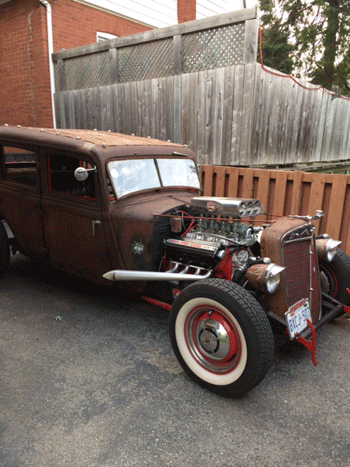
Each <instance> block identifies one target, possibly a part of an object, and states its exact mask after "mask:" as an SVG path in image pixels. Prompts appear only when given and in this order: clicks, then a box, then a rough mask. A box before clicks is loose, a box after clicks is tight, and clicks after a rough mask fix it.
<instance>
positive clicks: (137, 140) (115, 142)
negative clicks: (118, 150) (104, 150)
mask: <svg viewBox="0 0 350 467" xmlns="http://www.w3.org/2000/svg"><path fill="white" fill-rule="evenodd" d="M29 132H30V133H31V134H32V136H34V134H33V132H38V133H40V134H41V136H43V135H52V136H61V137H66V138H71V139H74V140H81V141H85V142H87V143H90V144H93V145H96V146H103V147H111V146H179V147H181V145H180V144H175V143H172V142H170V141H161V140H158V139H153V138H144V137H140V136H133V135H124V134H122V133H114V132H111V131H97V130H70V129H54V128H34V127H20V126H18V127H15V126H6V125H5V126H2V127H0V136H3V137H6V135H8V134H11V136H15V135H16V133H17V135H18V136H22V137H23V136H24V135H25V133H27V136H30V133H29ZM38 136H39V135H38ZM39 137H40V136H39Z"/></svg>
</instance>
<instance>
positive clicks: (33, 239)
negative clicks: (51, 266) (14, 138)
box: [0, 143, 46, 257]
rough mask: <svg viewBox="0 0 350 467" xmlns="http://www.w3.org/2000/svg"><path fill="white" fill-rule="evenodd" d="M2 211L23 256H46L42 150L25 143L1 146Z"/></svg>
mask: <svg viewBox="0 0 350 467" xmlns="http://www.w3.org/2000/svg"><path fill="white" fill-rule="evenodd" d="M0 152H1V153H2V157H1V161H2V163H1V177H0V192H1V199H0V209H1V212H2V215H3V217H4V219H5V220H6V221H7V223H8V225H9V226H10V228H11V230H12V232H13V234H14V236H15V238H16V239H17V242H18V244H19V247H20V250H21V252H22V253H24V254H25V255H28V256H35V257H42V256H44V253H45V251H46V250H45V241H44V236H43V223H42V222H43V212H42V206H41V202H40V170H39V160H38V148H37V147H34V146H33V145H26V144H23V143H19V144H16V143H8V144H6V143H5V144H4V145H3V146H0Z"/></svg>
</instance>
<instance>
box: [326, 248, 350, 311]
mask: <svg viewBox="0 0 350 467" xmlns="http://www.w3.org/2000/svg"><path fill="white" fill-rule="evenodd" d="M319 266H320V279H321V289H322V292H324V293H326V294H327V295H330V296H331V297H333V298H335V299H336V300H338V301H339V302H340V303H343V304H344V305H346V306H350V295H349V294H348V293H347V291H346V289H347V288H350V258H349V256H348V255H347V254H346V253H344V251H342V250H340V249H339V248H338V249H337V253H336V254H335V256H334V258H333V260H332V261H331V262H330V263H328V262H326V261H319ZM342 314H343V312H341V313H339V315H338V316H337V317H339V316H341V315H342Z"/></svg>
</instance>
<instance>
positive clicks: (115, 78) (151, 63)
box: [53, 8, 350, 167]
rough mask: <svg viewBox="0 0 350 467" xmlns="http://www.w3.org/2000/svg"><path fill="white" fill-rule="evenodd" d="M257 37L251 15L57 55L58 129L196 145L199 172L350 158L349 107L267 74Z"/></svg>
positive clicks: (253, 11) (254, 13)
mask: <svg viewBox="0 0 350 467" xmlns="http://www.w3.org/2000/svg"><path fill="white" fill-rule="evenodd" d="M257 32H258V15H257V10H256V8H252V9H248V10H240V11H237V12H232V13H229V14H225V15H219V16H215V17H210V18H205V19H204V20H200V21H192V22H189V23H183V24H181V25H177V26H171V27H170V28H163V29H159V30H155V31H148V32H146V33H142V34H136V35H134V36H125V37H121V38H118V39H113V40H111V41H105V42H104V43H98V44H91V45H88V46H84V47H79V48H77V49H71V50H64V51H61V52H57V53H55V54H53V61H54V65H55V83H56V95H55V102H56V117H57V122H58V126H59V127H61V128H87V129H93V128H96V129H99V130H112V131H117V132H121V133H126V134H132V133H134V134H136V135H139V136H151V137H154V138H159V139H162V140H171V141H175V142H177V143H183V144H187V145H188V146H189V147H190V148H191V149H193V150H194V151H195V152H196V154H197V157H198V162H199V163H200V164H216V165H240V166H248V167H249V166H257V165H260V166H261V165H275V166H276V165H286V164H296V163H302V164H309V163H318V164H322V163H327V164H329V163H330V162H332V161H334V162H335V161H337V162H340V161H347V160H349V158H350V101H349V100H346V99H343V98H335V96H334V95H332V94H330V93H328V92H325V91H324V90H323V89H318V87H317V86H313V85H310V84H307V85H306V87H307V89H306V88H305V87H301V86H299V85H298V84H297V83H296V82H295V81H294V80H292V79H291V78H290V77H288V76H283V75H281V74H280V73H275V72H274V71H273V70H267V69H265V68H262V67H261V65H260V64H258V63H256V51H257V36H258V34H257ZM304 84H305V83H304Z"/></svg>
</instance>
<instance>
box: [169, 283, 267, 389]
mask: <svg viewBox="0 0 350 467" xmlns="http://www.w3.org/2000/svg"><path fill="white" fill-rule="evenodd" d="M169 333H170V338H171V342H172V345H173V349H174V352H175V355H176V357H177V358H178V360H179V363H180V364H181V366H182V367H183V368H184V370H185V371H186V373H187V374H188V375H189V376H190V377H191V378H192V379H193V380H195V381H196V382H197V383H199V384H200V385H201V386H203V387H205V388H207V389H209V390H211V391H212V392H216V393H219V394H221V395H224V396H228V397H234V396H238V395H241V394H244V393H245V392H247V391H249V390H250V389H252V388H253V387H254V386H256V385H257V384H259V382H260V381H261V380H262V379H263V377H264V376H265V374H266V372H267V371H268V368H269V367H270V364H271V361H272V356H273V335H272V331H271V327H270V324H269V321H268V319H267V316H266V314H265V312H264V311H263V309H262V308H261V306H260V305H259V304H258V302H257V301H256V300H255V299H254V298H253V297H252V296H251V295H250V294H249V293H248V292H247V291H245V290H244V289H242V288H241V287H240V286H238V285H237V284H234V283H230V282H227V281H224V280H222V279H207V280H205V281H200V282H197V283H195V284H192V285H190V286H188V287H187V288H186V289H185V290H184V291H183V292H182V293H181V294H180V296H179V297H178V298H177V299H176V300H175V302H174V305H173V307H172V310H171V313H170V319H169Z"/></svg>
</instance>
